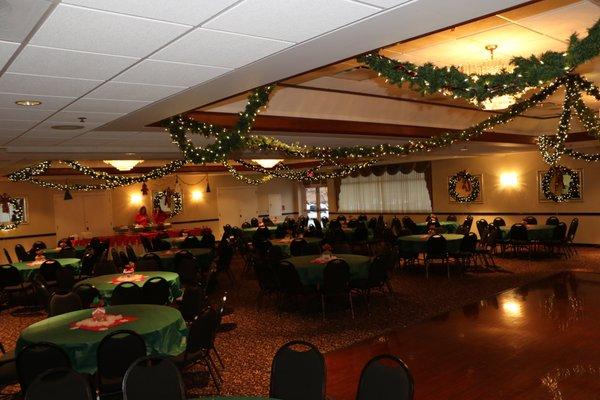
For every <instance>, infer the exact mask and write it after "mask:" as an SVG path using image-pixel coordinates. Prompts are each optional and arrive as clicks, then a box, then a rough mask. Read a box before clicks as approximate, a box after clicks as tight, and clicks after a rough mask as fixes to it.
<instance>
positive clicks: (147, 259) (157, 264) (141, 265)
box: [135, 253, 162, 271]
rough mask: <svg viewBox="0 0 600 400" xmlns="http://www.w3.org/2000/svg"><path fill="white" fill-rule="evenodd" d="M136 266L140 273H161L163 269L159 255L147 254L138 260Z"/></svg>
mask: <svg viewBox="0 0 600 400" xmlns="http://www.w3.org/2000/svg"><path fill="white" fill-rule="evenodd" d="M135 266H136V270H138V271H160V270H161V269H162V261H161V260H160V257H159V256H158V255H157V254H154V253H146V254H144V255H143V256H142V257H141V258H138V260H137V263H136V265H135Z"/></svg>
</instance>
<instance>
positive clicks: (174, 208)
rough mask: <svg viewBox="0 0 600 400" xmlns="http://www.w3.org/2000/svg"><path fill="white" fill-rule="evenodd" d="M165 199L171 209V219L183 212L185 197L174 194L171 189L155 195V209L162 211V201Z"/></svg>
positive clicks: (153, 201) (153, 203) (153, 202)
mask: <svg viewBox="0 0 600 400" xmlns="http://www.w3.org/2000/svg"><path fill="white" fill-rule="evenodd" d="M163 198H164V199H165V200H166V203H167V205H168V206H169V208H170V209H171V217H174V216H176V215H177V214H179V213H180V212H181V211H182V210H183V197H182V196H181V193H178V192H174V191H172V190H170V189H167V190H165V191H164V192H158V193H155V194H154V198H153V200H152V205H153V207H154V209H159V210H160V201H161V200H162V199H163Z"/></svg>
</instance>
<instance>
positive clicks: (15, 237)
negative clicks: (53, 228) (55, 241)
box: [0, 232, 56, 240]
mask: <svg viewBox="0 0 600 400" xmlns="http://www.w3.org/2000/svg"><path fill="white" fill-rule="evenodd" d="M48 236H56V232H54V233H34V234H31V235H19V236H2V237H0V240H14V239H31V238H36V237H48Z"/></svg>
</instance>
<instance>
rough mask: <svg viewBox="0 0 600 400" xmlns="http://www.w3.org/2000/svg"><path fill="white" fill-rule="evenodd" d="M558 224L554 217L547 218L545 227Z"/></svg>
mask: <svg viewBox="0 0 600 400" xmlns="http://www.w3.org/2000/svg"><path fill="white" fill-rule="evenodd" d="M559 223H560V220H559V219H558V217H555V216H552V217H548V219H546V225H558V224H559Z"/></svg>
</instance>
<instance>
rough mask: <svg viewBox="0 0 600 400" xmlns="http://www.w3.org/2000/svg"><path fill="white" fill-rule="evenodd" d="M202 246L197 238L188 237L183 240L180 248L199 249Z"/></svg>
mask: <svg viewBox="0 0 600 400" xmlns="http://www.w3.org/2000/svg"><path fill="white" fill-rule="evenodd" d="M200 246H201V243H200V240H198V238H197V237H196V236H188V237H186V238H185V239H183V242H181V245H180V246H179V248H181V249H199V248H200Z"/></svg>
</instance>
